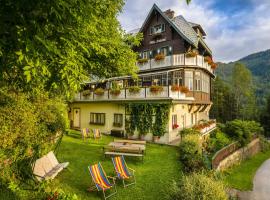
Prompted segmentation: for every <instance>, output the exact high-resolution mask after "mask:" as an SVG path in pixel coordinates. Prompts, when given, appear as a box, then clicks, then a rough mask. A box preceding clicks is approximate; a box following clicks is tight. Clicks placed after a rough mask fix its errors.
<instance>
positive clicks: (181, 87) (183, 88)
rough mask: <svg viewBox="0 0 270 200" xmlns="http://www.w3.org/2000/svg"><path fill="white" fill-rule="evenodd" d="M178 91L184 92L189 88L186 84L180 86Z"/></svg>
mask: <svg viewBox="0 0 270 200" xmlns="http://www.w3.org/2000/svg"><path fill="white" fill-rule="evenodd" d="M180 92H182V93H184V94H186V93H188V92H189V89H188V88H187V87H186V86H180Z"/></svg>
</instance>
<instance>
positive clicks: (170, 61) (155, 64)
mask: <svg viewBox="0 0 270 200" xmlns="http://www.w3.org/2000/svg"><path fill="white" fill-rule="evenodd" d="M137 65H138V67H139V68H140V71H144V70H150V69H157V68H164V67H177V66H182V67H197V68H202V69H204V70H206V71H208V72H210V73H211V74H214V70H213V69H211V66H210V65H209V64H208V63H207V62H205V61H204V57H203V56H201V55H197V56H195V57H186V55H185V54H175V55H171V56H166V57H165V58H164V59H163V60H158V61H157V60H155V59H150V60H148V61H147V62H144V63H137Z"/></svg>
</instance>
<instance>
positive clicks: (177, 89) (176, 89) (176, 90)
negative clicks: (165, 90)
mask: <svg viewBox="0 0 270 200" xmlns="http://www.w3.org/2000/svg"><path fill="white" fill-rule="evenodd" d="M171 91H173V92H178V91H180V86H179V85H172V87H171Z"/></svg>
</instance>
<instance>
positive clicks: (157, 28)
mask: <svg viewBox="0 0 270 200" xmlns="http://www.w3.org/2000/svg"><path fill="white" fill-rule="evenodd" d="M164 31H165V24H159V25H156V26H152V27H151V29H150V35H153V34H157V33H162V32H164Z"/></svg>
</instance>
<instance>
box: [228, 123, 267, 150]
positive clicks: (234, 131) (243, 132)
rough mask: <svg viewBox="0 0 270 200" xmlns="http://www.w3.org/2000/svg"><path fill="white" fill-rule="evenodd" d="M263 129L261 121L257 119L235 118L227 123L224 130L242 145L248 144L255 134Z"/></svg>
mask: <svg viewBox="0 0 270 200" xmlns="http://www.w3.org/2000/svg"><path fill="white" fill-rule="evenodd" d="M262 131H263V129H262V127H261V126H260V124H259V123H257V122H255V121H242V120H238V119H237V120H233V121H230V122H227V123H226V124H225V128H224V132H225V133H226V134H227V135H229V136H230V137H231V138H234V139H235V140H237V141H239V143H240V144H241V146H245V145H246V144H248V143H249V142H250V141H251V139H252V136H253V135H254V134H259V133H261V132H262Z"/></svg>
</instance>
